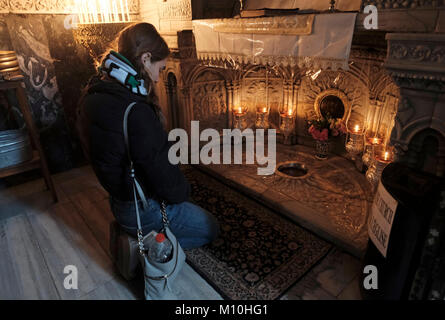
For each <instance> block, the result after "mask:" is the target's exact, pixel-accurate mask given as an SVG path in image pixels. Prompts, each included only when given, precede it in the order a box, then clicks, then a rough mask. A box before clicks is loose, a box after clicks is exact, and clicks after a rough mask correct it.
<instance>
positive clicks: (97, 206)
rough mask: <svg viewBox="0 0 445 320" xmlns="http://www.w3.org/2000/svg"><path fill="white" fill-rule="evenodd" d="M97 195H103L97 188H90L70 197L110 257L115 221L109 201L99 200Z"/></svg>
mask: <svg viewBox="0 0 445 320" xmlns="http://www.w3.org/2000/svg"><path fill="white" fill-rule="evenodd" d="M97 195H100V196H102V195H103V194H102V193H101V192H100V191H99V189H98V188H97V187H93V188H89V189H88V190H85V191H84V192H79V193H76V194H74V195H70V196H69V197H70V199H71V201H72V203H73V204H74V205H75V206H76V208H77V209H78V210H79V213H80V214H81V215H82V217H83V219H84V220H85V222H86V223H87V225H88V226H89V228H90V229H91V230H93V233H94V236H95V237H96V239H97V240H98V241H99V243H100V245H101V247H102V248H103V249H104V250H105V252H106V253H107V254H108V255H110V250H109V239H110V230H109V229H110V228H109V226H110V223H111V222H112V221H113V220H114V217H113V214H112V213H111V209H110V205H109V203H108V199H107V198H105V199H103V198H102V200H97Z"/></svg>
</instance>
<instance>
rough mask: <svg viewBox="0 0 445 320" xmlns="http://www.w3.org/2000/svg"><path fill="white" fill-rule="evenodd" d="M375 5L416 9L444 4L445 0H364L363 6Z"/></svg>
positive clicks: (383, 7)
mask: <svg viewBox="0 0 445 320" xmlns="http://www.w3.org/2000/svg"><path fill="white" fill-rule="evenodd" d="M370 4H371V5H374V6H376V7H377V8H378V9H415V8H437V7H440V6H443V5H444V2H443V0H364V1H363V7H364V6H367V5H370Z"/></svg>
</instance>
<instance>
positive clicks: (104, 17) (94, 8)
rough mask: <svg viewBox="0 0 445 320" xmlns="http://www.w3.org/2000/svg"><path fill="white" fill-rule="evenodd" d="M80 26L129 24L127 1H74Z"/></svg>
mask: <svg viewBox="0 0 445 320" xmlns="http://www.w3.org/2000/svg"><path fill="white" fill-rule="evenodd" d="M74 12H75V13H77V15H78V18H79V23H80V24H97V23H119V22H130V12H129V9H128V0H75V1H74Z"/></svg>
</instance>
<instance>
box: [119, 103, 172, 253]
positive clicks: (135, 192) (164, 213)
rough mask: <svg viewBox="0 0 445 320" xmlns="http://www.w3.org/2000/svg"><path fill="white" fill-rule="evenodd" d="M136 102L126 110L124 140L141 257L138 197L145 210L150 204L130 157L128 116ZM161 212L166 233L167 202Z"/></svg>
mask: <svg viewBox="0 0 445 320" xmlns="http://www.w3.org/2000/svg"><path fill="white" fill-rule="evenodd" d="M135 104H136V102H133V103H131V104H130V105H129V106H128V107H127V109H126V110H125V115H124V138H125V146H126V149H127V156H128V160H129V161H130V177H131V179H132V181H133V197H134V204H135V208H136V218H137V225H138V229H137V236H138V247H139V253H140V254H141V255H144V254H145V253H144V252H145V248H144V242H143V240H144V236H143V234H142V225H141V217H140V214H139V206H138V199H137V195H138V194H139V198H140V199H141V201H142V204H143V206H144V208H148V202H147V198H146V197H145V194H144V191H143V189H142V187H141V185H140V184H139V182H138V180H137V179H136V175H135V171H134V164H133V160H131V156H130V146H129V142H128V115H129V114H130V111H131V109H132V108H133V107H134V106H135ZM160 209H161V210H160V211H161V214H162V225H163V231H164V232H165V229H166V228H167V227H168V225H169V221H168V217H167V210H166V204H165V202H164V201H163V200H162V201H160Z"/></svg>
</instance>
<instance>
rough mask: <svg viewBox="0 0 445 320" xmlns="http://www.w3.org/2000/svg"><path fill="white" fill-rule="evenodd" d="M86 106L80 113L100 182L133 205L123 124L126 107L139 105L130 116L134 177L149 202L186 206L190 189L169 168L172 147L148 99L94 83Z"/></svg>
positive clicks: (175, 168)
mask: <svg viewBox="0 0 445 320" xmlns="http://www.w3.org/2000/svg"><path fill="white" fill-rule="evenodd" d="M82 101H83V102H82V104H81V105H80V109H81V110H80V112H79V113H80V114H81V118H82V120H81V122H83V125H82V126H83V128H84V130H83V133H84V139H85V142H86V143H87V145H88V146H87V147H86V151H87V152H88V156H89V158H90V161H91V164H92V167H93V170H94V172H95V173H96V176H97V178H98V180H99V182H100V183H101V185H102V186H103V187H104V189H105V190H107V191H108V192H109V194H110V195H111V196H113V197H114V198H117V199H119V200H123V201H131V200H132V199H133V193H132V192H133V189H132V184H131V180H130V177H129V161H128V156H127V153H126V149H125V142H124V135H123V118H124V113H125V110H126V108H127V106H128V105H129V104H130V103H132V102H137V104H136V105H135V106H134V107H133V109H132V110H131V112H130V114H129V116H128V135H129V144H130V154H131V157H132V160H133V162H134V166H135V173H136V177H137V178H138V180H139V182H140V183H141V185H142V187H143V188H144V191H145V193H146V195H147V196H150V197H157V198H158V199H163V200H166V201H167V202H168V203H180V202H183V201H187V200H188V197H189V194H190V185H189V183H188V182H187V180H186V179H185V177H184V175H183V174H182V172H181V171H180V169H179V167H178V166H177V165H172V164H171V163H170V162H169V160H168V151H169V149H170V146H171V144H172V142H169V141H168V135H167V132H165V130H164V129H163V127H162V124H161V122H160V120H159V118H158V116H157V114H156V112H155V109H154V107H153V106H152V105H151V104H149V103H148V102H147V100H146V97H144V96H140V95H137V94H134V93H132V92H131V91H130V90H129V89H127V88H126V87H124V86H123V85H121V84H120V83H118V82H114V81H105V80H101V79H99V78H98V77H93V78H92V80H90V83H89V87H88V92H87V94H86V96H85V98H84V99H83V100H82ZM81 140H82V138H81ZM84 150H85V149H84Z"/></svg>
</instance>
